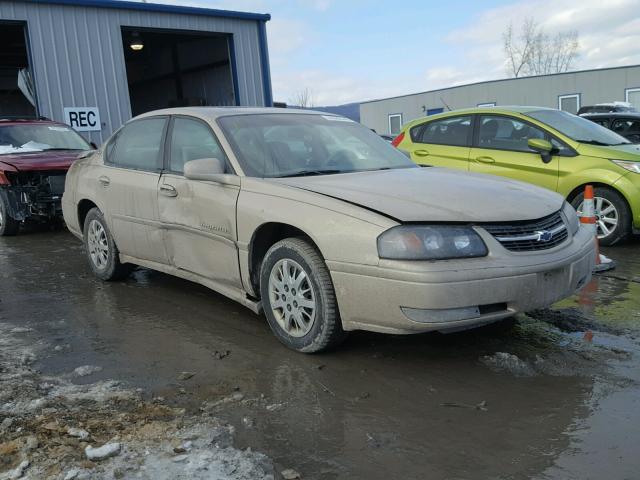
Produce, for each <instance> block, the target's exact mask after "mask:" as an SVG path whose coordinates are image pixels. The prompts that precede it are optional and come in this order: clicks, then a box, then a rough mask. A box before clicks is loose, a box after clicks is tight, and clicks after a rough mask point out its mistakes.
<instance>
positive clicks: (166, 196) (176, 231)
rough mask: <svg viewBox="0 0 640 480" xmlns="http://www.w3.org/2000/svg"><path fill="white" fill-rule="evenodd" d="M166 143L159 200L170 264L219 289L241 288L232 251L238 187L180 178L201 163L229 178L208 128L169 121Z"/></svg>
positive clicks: (185, 121)
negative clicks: (217, 164) (211, 162)
mask: <svg viewBox="0 0 640 480" xmlns="http://www.w3.org/2000/svg"><path fill="white" fill-rule="evenodd" d="M167 143H168V145H167V154H166V155H165V163H166V167H165V172H164V173H163V175H162V179H161V180H160V184H159V185H158V190H157V196H158V205H159V213H160V220H161V221H162V223H163V226H164V229H165V230H164V243H165V247H166V250H167V253H168V256H169V258H170V261H171V264H172V265H173V266H174V267H176V268H178V269H180V270H184V271H187V272H190V273H194V274H196V275H199V276H201V277H204V278H206V279H209V280H211V281H213V282H215V283H216V284H217V285H218V286H219V287H221V288H224V287H240V286H241V282H240V270H239V263H238V250H237V246H236V239H237V230H236V203H237V200H238V194H239V193H240V187H239V186H235V185H222V184H219V183H215V182H205V181H198V180H188V179H186V178H185V177H184V164H185V163H187V162H188V161H190V160H197V159H201V158H217V159H219V160H221V161H223V162H225V163H226V165H227V169H228V173H233V172H232V170H231V167H230V164H229V161H228V159H227V157H226V155H225V153H224V151H223V150H222V148H221V147H220V144H219V143H218V140H217V138H216V136H215V134H214V133H213V131H212V130H211V128H210V127H209V125H207V124H206V123H205V122H204V121H202V120H199V119H196V118H193V117H186V116H176V117H174V118H173V120H172V125H171V128H170V130H169V134H168V142H167Z"/></svg>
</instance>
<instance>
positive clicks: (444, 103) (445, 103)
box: [440, 97, 451, 111]
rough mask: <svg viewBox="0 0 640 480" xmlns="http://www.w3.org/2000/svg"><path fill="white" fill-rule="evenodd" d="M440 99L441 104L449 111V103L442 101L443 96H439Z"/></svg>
mask: <svg viewBox="0 0 640 480" xmlns="http://www.w3.org/2000/svg"><path fill="white" fill-rule="evenodd" d="M440 101H441V102H442V104H443V105H444V106H445V107H447V110H449V111H451V107H450V106H449V105H447V102H445V101H444V98H442V97H440Z"/></svg>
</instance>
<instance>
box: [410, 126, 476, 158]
mask: <svg viewBox="0 0 640 480" xmlns="http://www.w3.org/2000/svg"><path fill="white" fill-rule="evenodd" d="M471 121H472V116H471V115H463V116H459V117H446V118H442V119H438V120H431V121H429V122H425V123H422V124H420V125H416V126H414V127H412V128H411V129H410V130H409V134H410V135H411V146H410V150H409V153H410V155H411V160H413V161H414V162H415V163H418V164H421V165H433V166H436V167H447V168H457V169H460V170H468V168H469V166H468V161H469V151H470V145H471V133H472V128H471Z"/></svg>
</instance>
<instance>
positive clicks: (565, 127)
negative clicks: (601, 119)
mask: <svg viewBox="0 0 640 480" xmlns="http://www.w3.org/2000/svg"><path fill="white" fill-rule="evenodd" d="M525 115H527V116H528V117H531V118H534V119H536V120H538V121H540V122H542V123H544V124H546V125H549V126H550V127H551V128H554V129H556V130H557V131H559V132H560V133H562V134H564V135H566V136H567V137H569V138H571V139H573V140H575V141H576V142H581V143H588V144H591V145H604V146H611V145H622V144H627V143H631V142H630V141H629V140H627V139H626V138H624V137H621V136H620V135H618V134H617V133H615V132H612V131H611V130H609V129H607V128H605V127H602V126H600V125H598V124H597V123H594V122H592V121H590V120H587V119H585V118H582V117H577V116H575V115H571V114H570V113H567V112H563V111H560V110H536V111H533V112H527V113H525Z"/></svg>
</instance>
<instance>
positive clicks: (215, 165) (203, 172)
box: [184, 158, 240, 185]
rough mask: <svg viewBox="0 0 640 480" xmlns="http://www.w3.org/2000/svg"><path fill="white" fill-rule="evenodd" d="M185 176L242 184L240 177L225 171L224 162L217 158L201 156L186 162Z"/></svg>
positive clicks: (228, 183) (205, 180) (204, 180)
mask: <svg viewBox="0 0 640 480" xmlns="http://www.w3.org/2000/svg"><path fill="white" fill-rule="evenodd" d="M184 176H185V178H188V179H189V180H201V181H203V182H216V183H222V184H224V185H240V178H239V177H238V176H237V175H229V174H226V173H224V163H222V162H221V161H220V160H218V159H217V158H199V159H197V160H191V161H189V162H187V163H185V164H184Z"/></svg>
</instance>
